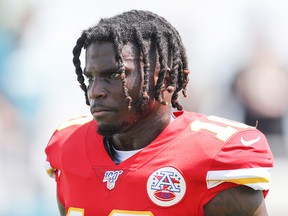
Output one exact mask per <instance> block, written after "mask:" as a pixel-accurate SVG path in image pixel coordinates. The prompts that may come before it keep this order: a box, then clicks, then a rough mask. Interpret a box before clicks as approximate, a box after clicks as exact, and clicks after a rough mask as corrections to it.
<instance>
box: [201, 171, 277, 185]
mask: <svg viewBox="0 0 288 216" xmlns="http://www.w3.org/2000/svg"><path fill="white" fill-rule="evenodd" d="M271 169H272V168H271V167H260V168H245V169H235V170H216V171H208V173H207V176H206V183H207V188H208V189H209V188H213V187H216V186H218V185H219V184H221V183H223V182H231V183H235V184H239V185H246V186H249V187H251V188H253V189H254V190H268V189H269V188H270V187H271Z"/></svg>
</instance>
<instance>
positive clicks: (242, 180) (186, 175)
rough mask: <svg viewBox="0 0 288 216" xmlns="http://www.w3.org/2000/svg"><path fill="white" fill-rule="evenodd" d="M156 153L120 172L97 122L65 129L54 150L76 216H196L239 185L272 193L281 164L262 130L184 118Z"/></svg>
mask: <svg viewBox="0 0 288 216" xmlns="http://www.w3.org/2000/svg"><path fill="white" fill-rule="evenodd" d="M175 115H176V116H177V118H176V119H175V120H174V121H173V122H172V123H170V124H169V125H168V126H167V128H166V129H165V130H164V131H163V132H162V133H161V134H160V135H159V136H158V137H157V138H156V139H155V140H154V141H153V142H152V143H151V144H149V145H148V146H146V147H145V148H144V149H142V150H141V151H139V152H137V153H136V154H135V155H133V156H132V157H130V158H128V159H127V160H125V161H123V162H122V163H120V164H117V165H116V164H115V163H114V162H113V161H112V159H111V158H110V156H109V155H108V153H107V152H106V150H105V146H104V142H103V137H102V136H101V135H99V134H97V132H96V131H97V124H96V122H95V121H94V120H93V119H92V117H80V118H75V119H72V120H70V121H69V122H66V123H65V124H63V125H62V126H60V127H59V128H58V129H57V130H56V131H55V133H54V134H53V136H52V137H51V139H50V141H49V144H48V146H47V148H46V154H47V161H46V163H47V172H48V174H50V175H51V176H52V175H54V176H55V179H56V182H57V191H58V197H59V199H60V201H61V202H62V203H63V205H64V206H65V208H66V211H67V215H68V216H95V215H105V216H106V215H111V216H127V215H133V216H136V215H142V216H143V215H146V216H148V215H150V216H151V215H157V216H159V215H165V216H168V215H173V216H174V215H179V216H180V215H189V216H191V215H195V216H199V215H200V216H201V215H203V214H204V212H203V206H204V205H205V204H206V203H207V202H208V201H209V200H211V199H212V198H213V197H214V196H215V195H217V193H219V192H220V191H222V190H224V189H227V188H230V187H234V186H235V185H238V184H241V185H247V186H249V187H252V188H254V189H255V190H263V191H264V194H266V192H267V191H268V190H269V188H270V183H271V182H270V181H271V175H270V171H271V168H272V167H273V157H272V153H271V151H270V148H269V145H268V143H267V140H266V138H265V136H264V135H263V134H262V133H261V132H260V131H259V130H257V129H255V128H254V127H250V126H247V125H245V124H242V123H238V122H234V121H230V120H227V119H223V118H219V117H216V116H205V115H202V114H197V113H189V112H183V113H182V112H178V113H175Z"/></svg>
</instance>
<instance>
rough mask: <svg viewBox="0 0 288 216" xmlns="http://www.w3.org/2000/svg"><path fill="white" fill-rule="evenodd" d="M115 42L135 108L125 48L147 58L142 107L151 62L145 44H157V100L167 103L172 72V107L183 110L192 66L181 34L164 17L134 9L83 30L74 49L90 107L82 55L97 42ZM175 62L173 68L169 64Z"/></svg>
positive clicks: (77, 66) (82, 86) (79, 76)
mask: <svg viewBox="0 0 288 216" xmlns="http://www.w3.org/2000/svg"><path fill="white" fill-rule="evenodd" d="M96 41H97V42H99V41H100V42H112V43H113V44H114V47H115V51H116V54H115V60H116V62H117V64H118V72H119V73H121V79H122V88H123V93H124V95H125V97H126V100H127V103H128V109H130V108H131V103H132V98H131V97H130V96H129V92H128V89H127V87H126V77H125V67H124V62H123V57H122V47H123V45H125V44H127V43H128V42H129V43H132V44H134V45H136V46H139V48H140V52H141V54H142V57H143V64H144V66H143V71H144V80H143V81H144V84H143V89H142V99H141V101H142V106H145V101H148V99H149V96H148V94H147V92H148V90H149V79H148V78H149V71H150V62H149V58H148V53H149V50H147V47H146V46H145V42H144V41H150V42H152V43H155V44H156V52H157V54H158V55H157V56H158V61H159V63H160V72H159V76H158V80H157V83H156V86H155V92H154V97H155V99H156V100H157V101H158V102H159V103H161V104H167V102H166V101H164V100H163V98H162V94H161V92H162V90H163V89H164V88H165V85H164V78H165V76H166V75H167V73H169V76H170V83H169V85H168V87H167V90H168V91H169V92H170V93H173V95H172V98H171V104H172V107H173V108H177V109H178V110H182V109H183V107H182V106H181V105H180V103H179V102H178V92H179V91H181V90H182V93H183V95H184V97H186V96H187V89H186V86H187V84H188V81H189V80H188V74H189V70H188V63H187V57H186V53H185V48H184V46H183V44H182V40H181V37H180V35H179V33H178V31H177V30H176V29H175V28H174V27H173V26H172V25H171V24H170V23H169V22H168V21H167V20H166V19H164V18H163V17H160V16H158V15H157V14H154V13H151V12H149V11H139V10H131V11H128V12H124V13H122V14H120V15H117V16H114V17H112V18H108V19H101V20H100V21H99V23H98V25H96V26H93V27H91V28H89V29H87V30H85V31H83V33H82V35H81V36H80V38H79V39H78V40H77V42H76V45H75V47H74V49H73V55H74V57H73V63H74V66H75V71H76V74H77V80H78V82H79V83H80V87H81V89H82V90H83V91H84V93H85V98H86V104H87V105H89V104H90V103H89V99H88V95H87V86H86V84H85V79H84V76H83V71H82V68H81V62H80V54H81V51H82V48H84V49H86V48H87V47H88V46H89V45H90V44H91V43H93V42H96ZM170 59H171V62H172V68H171V69H169V67H168V62H169V60H170Z"/></svg>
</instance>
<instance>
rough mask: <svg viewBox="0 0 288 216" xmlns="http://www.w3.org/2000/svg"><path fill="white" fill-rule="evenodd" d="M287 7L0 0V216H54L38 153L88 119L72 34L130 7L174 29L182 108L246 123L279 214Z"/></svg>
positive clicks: (262, 1)
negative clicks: (183, 73) (183, 78)
mask: <svg viewBox="0 0 288 216" xmlns="http://www.w3.org/2000/svg"><path fill="white" fill-rule="evenodd" d="M287 8H288V1H286V0H273V1H272V0H233V1H231V0H217V1H215V0H189V1H188V0H178V1H175V0H174V1H171V0H157V1H155V0H146V1H135V0H105V1H99V0H81V1H70V0H61V1H59V0H49V1H44V0H0V111H1V112H0V216H40V215H41V216H48V215H49V216H51V215H59V214H58V210H57V204H56V194H55V182H54V180H53V179H50V178H49V177H48V175H46V172H45V169H44V161H45V153H44V148H45V146H46V144H47V142H48V140H49V138H50V136H51V135H52V133H53V131H54V129H55V128H56V127H57V126H58V125H59V124H60V123H61V122H63V121H64V120H66V119H67V118H70V117H72V116H75V115H79V114H86V113H89V109H88V107H87V106H86V105H85V99H84V94H83V93H82V90H80V88H79V86H78V82H77V80H76V75H74V68H73V64H72V48H73V47H74V45H75V43H76V40H77V39H78V37H79V36H80V34H81V31H82V30H84V29H86V28H87V27H89V26H92V25H94V24H96V23H97V22H98V21H99V19H100V18H102V17H110V16H113V15H115V14H118V13H121V12H123V11H126V10H130V9H144V10H151V11H152V12H155V13H158V14H159V15H161V16H163V17H165V18H166V19H167V20H168V21H170V22H171V23H172V24H173V25H174V26H175V27H176V28H177V29H178V31H179V32H180V34H181V36H182V39H183V42H184V44H185V46H186V49H187V53H188V57H189V63H190V70H191V75H190V86H189V88H188V90H189V97H188V99H185V100H183V105H184V107H185V108H186V109H187V110H190V111H196V112H201V113H205V114H207V115H219V116H223V117H226V118H231V119H234V120H237V121H240V122H245V123H247V124H250V125H253V126H254V125H256V124H257V121H258V128H259V129H260V130H262V131H263V133H265V134H266V135H267V138H268V139H269V142H270V146H271V149H272V151H273V153H274V156H275V169H274V172H273V176H272V177H273V183H272V189H271V190H270V192H269V194H268V196H267V199H266V200H267V208H268V211H269V215H273V216H283V215H285V213H287V212H288V201H287V199H286V198H285V197H284V196H285V195H286V194H287V193H288V187H287V185H286V184H285V183H286V182H287V180H288V171H287V165H288V160H287V156H288V153H287V147H288V144H287V134H288V132H287V131H288V123H287V122H288V121H287V119H288V118H287V113H288V106H287V103H288V89H287V88H288V39H287V38H288V13H287Z"/></svg>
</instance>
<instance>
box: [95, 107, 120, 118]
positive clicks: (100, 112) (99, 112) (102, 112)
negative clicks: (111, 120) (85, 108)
mask: <svg viewBox="0 0 288 216" xmlns="http://www.w3.org/2000/svg"><path fill="white" fill-rule="evenodd" d="M90 112H91V114H92V115H93V117H94V118H97V119H99V118H103V117H105V116H107V115H110V114H111V113H113V112H115V109H114V108H111V107H102V106H101V107H92V108H91V109H90Z"/></svg>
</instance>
